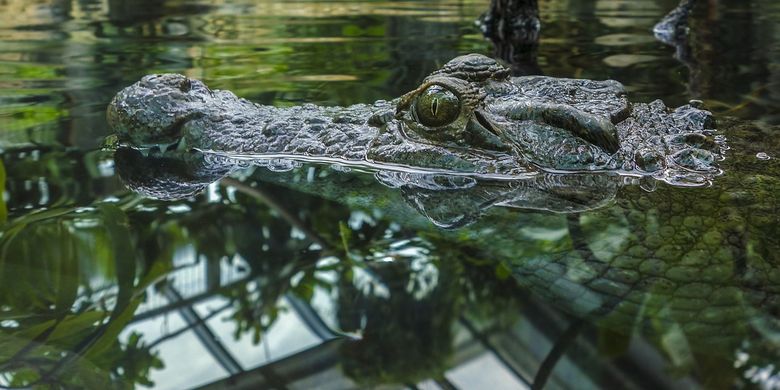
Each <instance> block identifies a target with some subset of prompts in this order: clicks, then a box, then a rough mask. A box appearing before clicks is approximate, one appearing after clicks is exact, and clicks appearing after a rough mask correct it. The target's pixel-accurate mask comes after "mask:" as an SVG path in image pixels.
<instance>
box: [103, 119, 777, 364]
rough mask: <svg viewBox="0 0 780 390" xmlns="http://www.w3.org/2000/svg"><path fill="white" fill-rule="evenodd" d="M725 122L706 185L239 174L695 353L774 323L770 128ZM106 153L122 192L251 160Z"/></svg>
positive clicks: (177, 191) (198, 180) (730, 347)
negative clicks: (417, 238)
mask: <svg viewBox="0 0 780 390" xmlns="http://www.w3.org/2000/svg"><path fill="white" fill-rule="evenodd" d="M720 123H721V125H722V127H723V131H724V132H725V133H726V134H727V135H728V136H729V137H731V138H730V141H729V143H730V144H731V145H733V149H732V152H731V155H730V156H729V158H728V159H726V160H724V161H723V162H722V163H723V164H724V165H725V166H724V171H725V172H724V174H723V176H721V177H720V178H719V179H718V180H717V181H716V182H715V183H714V184H713V185H712V186H708V187H703V188H680V187H678V186H675V185H670V184H667V183H664V182H657V186H655V187H653V186H642V185H633V184H637V183H634V182H633V181H640V182H641V181H642V180H643V179H642V178H633V177H624V176H620V175H612V174H610V173H609V172H568V173H565V172H564V173H546V174H540V175H536V176H533V177H524V178H519V179H515V180H500V179H493V178H472V177H464V176H462V175H447V174H441V173H415V172H398V171H393V170H377V171H374V172H373V175H371V176H370V179H369V180H365V179H364V178H363V176H360V175H357V176H356V175H355V174H354V173H351V172H342V170H338V169H328V168H327V167H326V168H321V169H319V168H316V173H313V172H314V171H311V169H315V167H314V166H310V167H304V168H303V169H293V170H291V171H287V172H274V171H271V170H268V169H261V168H257V169H255V171H254V173H253V174H252V176H250V177H249V179H247V180H253V181H256V182H257V183H258V185H261V186H262V185H263V184H262V183H273V184H277V185H282V186H287V187H290V188H293V189H295V190H296V191H302V192H305V193H310V194H314V195H316V196H320V197H324V198H327V199H331V200H334V201H337V202H342V203H346V204H348V205H349V206H350V208H351V209H356V210H366V211H367V215H374V214H375V213H373V212H371V210H375V209H380V210H381V212H380V213H379V215H384V216H385V218H389V219H391V220H393V221H397V222H398V223H401V224H402V225H404V226H406V227H408V228H411V229H414V230H416V231H417V232H418V234H420V235H421V236H423V237H428V238H430V237H435V239H436V240H438V241H436V242H434V244H433V245H456V246H458V247H459V248H461V250H462V252H463V253H467V254H468V256H472V257H474V258H477V259H491V261H495V262H498V263H502V264H505V265H506V267H508V268H509V269H510V270H511V273H512V274H513V275H514V276H515V278H516V280H517V281H518V283H519V284H520V285H522V286H524V287H526V288H528V289H529V290H530V291H531V292H532V293H534V294H535V295H537V296H541V297H544V299H545V301H546V302H549V303H551V304H553V305H555V306H557V307H559V308H560V309H562V310H564V311H566V312H569V313H570V314H572V315H575V316H580V317H585V318H594V317H596V318H599V319H600V321H603V323H604V324H606V325H607V326H609V327H610V328H613V329H616V330H618V331H620V332H628V333H630V332H632V331H635V330H637V329H639V330H642V324H643V323H644V322H643V321H642V319H643V318H645V319H647V318H650V319H653V320H657V321H654V322H652V323H653V324H654V326H661V327H662V328H663V329H662V330H663V331H672V330H673V331H674V332H678V333H679V334H682V335H684V337H685V338H687V340H688V342H689V343H691V346H690V347H691V348H692V349H693V350H694V351H699V352H701V351H710V350H713V349H716V350H718V351H717V352H718V353H719V355H721V356H726V355H728V354H730V353H733V352H734V350H735V349H734V348H737V345H738V344H739V343H740V342H741V340H743V339H742V338H743V337H748V336H746V335H750V334H752V335H753V336H751V337H756V336H755V335H756V334H757V333H760V332H765V331H767V329H775V330H774V331H777V330H779V329H778V326H779V325H780V323H778V321H780V319H779V318H778V315H779V314H780V287H778V286H780V285H778V283H780V257H779V256H780V242H778V240H777V234H776V233H777V231H778V228H780V202H778V196H777V193H778V191H779V190H780V166H778V161H777V160H776V159H773V158H770V159H765V157H764V154H762V153H761V151H762V150H765V149H764V148H766V147H767V145H775V146H776V142H775V141H774V139H772V138H771V137H769V135H771V134H772V133H773V132H776V131H777V129H776V128H770V129H765V128H762V127H761V126H760V125H759V124H756V123H752V122H744V121H739V120H736V119H731V118H722V120H721V121H720ZM734 149H736V151H734ZM770 149H772V150H776V148H771V147H770ZM757 156H759V157H757ZM115 161H116V169H117V173H118V174H119V175H120V177H121V178H122V179H123V180H124V181H125V182H126V183H127V184H128V186H129V187H130V188H131V189H133V190H134V191H137V192H140V193H142V194H144V195H147V196H152V197H156V198H163V199H180V198H183V197H188V196H192V195H193V194H194V193H196V192H198V191H201V190H203V188H205V186H206V185H208V184H209V183H211V182H213V181H216V180H219V179H220V178H222V177H224V176H225V175H227V174H229V173H230V172H232V171H234V170H235V169H237V168H242V167H243V168H245V167H247V165H248V164H247V162H246V161H245V160H233V159H231V158H229V157H225V156H222V155H219V154H211V153H202V152H194V153H193V152H188V151H175V150H172V151H167V152H165V153H163V154H155V153H152V154H149V153H143V152H142V151H140V150H137V149H134V148H127V147H122V148H119V149H117V151H116V156H115ZM266 163H267V161H266ZM257 164H259V165H262V164H263V163H262V161H258V162H257ZM244 176H245V177H246V175H244ZM651 183H652V182H651ZM441 228H445V229H443V230H442V229H441ZM486 235H487V236H489V237H490V240H485V237H486ZM434 253H435V252H434ZM464 256H466V255H464ZM670 329H671V330H670ZM724 348H725V349H724Z"/></svg>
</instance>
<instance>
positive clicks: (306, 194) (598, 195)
mask: <svg viewBox="0 0 780 390" xmlns="http://www.w3.org/2000/svg"><path fill="white" fill-rule="evenodd" d="M159 3H162V4H159ZM674 3H675V2H674V1H657V2H656V1H592V2H580V1H577V2H569V1H543V2H542V4H541V13H542V22H543V32H542V39H541V42H540V48H539V56H538V66H539V69H540V70H541V71H542V72H543V73H544V74H547V75H551V76H559V77H578V78H592V79H603V78H612V79H616V80H619V81H620V82H622V83H624V84H625V85H626V87H627V89H629V91H630V94H631V98H632V100H634V101H644V102H647V101H652V100H654V99H657V98H660V99H662V100H664V101H665V102H666V103H667V105H669V106H674V105H680V104H684V103H686V102H688V100H690V99H692V98H695V99H701V100H703V101H704V103H705V105H706V106H707V107H708V108H710V109H712V110H713V111H714V112H715V113H716V114H717V115H718V117H719V118H720V119H721V122H722V123H723V124H727V123H729V120H727V119H725V118H726V116H730V117H738V118H741V119H743V120H746V121H750V122H745V123H750V125H749V126H747V127H745V128H735V129H733V130H732V131H731V132H730V133H728V134H726V136H727V138H729V144H730V145H731V147H732V149H731V150H730V151H729V152H728V154H727V157H726V160H725V161H724V162H723V163H722V167H723V168H724V170H725V174H724V175H723V176H720V177H719V178H717V179H716V180H715V181H714V183H713V185H712V186H710V187H707V188H678V187H670V186H667V185H664V184H659V183H653V182H633V181H631V180H627V181H625V182H622V181H620V182H616V181H614V180H607V181H596V182H595V184H593V187H592V191H590V192H588V196H587V197H586V198H580V199H579V203H578V207H579V208H578V209H572V208H571V207H573V206H572V205H571V203H567V202H565V200H566V199H569V198H567V196H566V194H562V193H556V192H554V191H547V192H544V191H542V192H541V193H540V191H539V188H548V189H549V188H555V187H554V183H559V184H560V182H565V180H564V179H561V178H550V179H549V180H547V181H540V182H537V183H531V184H528V183H522V182H518V183H515V184H508V183H498V184H496V183H490V182H487V183H477V182H473V181H471V180H468V179H467V178H440V177H426V176H422V177H417V176H415V177H411V176H408V175H407V176H404V175H405V174H396V175H395V176H394V175H389V174H375V173H374V172H371V171H369V170H365V169H343V168H339V167H336V169H333V168H330V167H328V166H322V165H312V164H305V165H303V166H298V167H296V166H295V164H292V165H291V164H288V163H289V162H288V161H283V160H280V161H277V162H274V163H273V165H274V169H273V170H274V171H283V172H272V171H271V170H268V169H266V168H249V169H248V170H245V171H242V172H239V173H237V174H234V175H233V176H232V178H231V179H225V180H223V181H222V182H221V184H208V182H204V183H202V186H204V187H205V188H204V190H203V191H202V192H201V193H200V194H199V195H197V196H192V197H191V198H188V199H185V200H178V201H159V200H152V199H148V198H145V197H143V196H141V195H139V194H136V193H133V192H130V191H128V190H127V189H126V188H125V186H124V185H123V183H122V182H121V181H120V180H119V178H118V177H117V175H116V171H118V170H120V169H121V168H120V166H119V163H120V161H119V160H118V159H117V161H116V162H115V160H114V158H113V156H112V154H111V153H109V152H103V151H101V150H100V148H99V147H100V145H101V143H102V142H103V138H104V137H105V136H106V135H108V134H109V131H108V129H107V126H106V123H105V119H104V112H105V107H106V105H107V103H108V102H109V101H110V99H111V97H112V96H113V95H114V94H115V93H116V92H117V91H118V90H119V89H121V88H123V87H124V86H127V85H129V84H131V83H133V82H135V81H137V80H138V79H139V78H140V77H142V76H143V75H145V74H148V73H154V72H178V73H183V74H186V75H188V76H190V77H195V78H198V79H201V80H203V81H204V82H205V83H206V84H207V85H209V86H210V87H212V88H222V89H230V90H232V91H234V92H236V93H237V94H238V95H239V96H242V97H246V98H248V99H250V100H253V101H257V102H260V103H264V104H274V105H280V106H287V105H296V104H301V103H304V102H310V103H316V104H327V105H332V104H339V105H346V104H352V103H359V102H372V101H375V100H378V99H390V98H393V97H396V96H399V95H401V94H403V93H405V92H407V91H409V90H411V89H413V88H415V87H416V86H417V84H418V83H419V82H420V80H421V79H422V78H423V77H425V76H426V75H427V74H428V73H430V72H431V71H432V70H434V69H436V68H437V67H438V66H440V65H441V64H443V63H445V62H446V61H448V60H449V59H451V58H453V57H455V56H456V55H459V54H463V53H468V52H477V53H484V54H489V53H490V52H491V50H492V47H491V44H490V43H489V42H487V41H485V40H483V39H482V37H481V36H480V34H479V33H478V30H477V29H476V27H475V26H474V24H473V21H474V20H475V19H476V18H477V16H478V15H479V14H480V13H482V12H483V11H484V10H485V9H486V8H487V1H457V2H456V1H429V2H424V1H421V2H417V1H409V2H382V1H365V2H344V1H332V2H313V1H300V2H270V1H261V2H249V1H234V2H224V1H215V2H211V3H206V2H195V1H192V2H187V1H164V2H152V1H133V2H130V1H121V0H116V1H114V0H111V1H107V2H99V1H65V0H60V1H54V0H52V1H21V0H6V1H3V2H0V149H1V150H2V165H0V168H2V169H1V170H0V173H2V174H0V181H1V182H3V185H4V188H5V192H4V195H3V202H2V203H0V221H2V223H3V224H2V228H1V233H0V234H1V236H0V279H1V280H2V282H1V283H0V385H2V386H4V387H26V386H31V385H32V386H36V385H40V386H50V387H67V388H71V387H72V388H79V387H84V388H105V387H108V386H110V385H111V386H115V387H122V386H126V387H132V386H150V385H152V384H153V386H154V387H156V388H186V387H197V386H206V385H211V386H213V387H222V386H229V385H231V384H233V385H235V384H242V385H244V386H247V387H252V388H263V387H267V388H271V387H275V388H284V387H287V388H314V387H319V388H333V389H342V388H365V387H373V386H387V387H390V388H395V387H399V388H404V387H405V388H415V387H416V388H426V389H427V388H432V389H435V388H452V387H455V388H488V387H489V386H492V387H493V388H522V387H523V386H527V385H528V384H530V383H532V382H533V381H534V380H535V378H536V380H537V381H539V380H541V378H543V377H547V378H548V379H547V385H548V387H549V388H567V387H568V388H571V387H576V388H598V387H605V388H666V387H677V388H695V387H705V388H732V387H764V388H777V387H778V386H780V384H779V383H780V375H778V373H777V370H778V361H780V330H779V329H778V318H777V314H778V312H780V311H778V308H779V307H780V302H778V300H779V298H778V297H779V296H780V290H778V283H780V268H778V267H779V266H778V264H780V261H779V260H780V259H778V257H777V256H778V253H780V251H778V245H780V243H779V242H778V239H777V237H778V234H777V233H778V226H779V222H780V221H779V220H778V215H779V214H778V196H777V194H778V189H780V184H778V183H780V174H778V172H780V167H778V165H777V164H778V154H780V151H779V150H780V149H778V147H777V143H776V142H774V141H773V140H774V139H775V138H776V137H777V135H778V134H777V130H776V129H777V128H776V127H772V126H773V125H776V124H778V123H779V122H780V117H778V115H777V113H778V112H779V111H778V105H779V103H780V76H779V75H780V68H779V67H778V64H780V43H778V38H780V31H778V29H777V25H778V21H780V7H779V6H778V4H777V2H775V1H772V0H755V1H736V0H734V1H720V2H710V6H711V8H710V9H708V10H704V9H702V10H700V11H698V13H697V14H695V17H694V20H693V21H692V26H694V30H693V33H692V34H693V35H692V37H693V39H692V51H691V53H689V54H690V55H688V56H684V55H683V56H680V55H678V58H679V59H678V58H675V57H674V56H675V49H674V48H672V47H669V46H666V45H664V44H662V43H660V42H657V41H656V40H654V39H653V37H652V34H651V32H650V29H651V28H652V26H653V24H654V23H655V22H656V21H658V20H659V19H660V18H661V17H662V16H663V15H664V13H665V12H666V11H668V10H669V9H671V8H673V6H674V5H675V4H674ZM681 60H684V61H681ZM131 161H135V160H131ZM155 167H156V166H151V167H149V169H148V171H155V169H158V168H155ZM288 168H292V169H291V170H289V171H288ZM155 172H156V171H155ZM383 175H384V176H383ZM556 180H557V181H556ZM399 183H401V184H399ZM410 183H411V184H410ZM564 184H565V183H564ZM580 184H582V183H580ZM540 186H541V187H540ZM544 186H547V187H544ZM390 187H394V188H390ZM567 207H568V208H567ZM544 210H554V211H558V213H551V212H549V211H544ZM563 211H569V212H570V213H561V212H563ZM574 211H576V212H574ZM462 225H465V226H462ZM440 226H446V227H450V228H451V229H442V228H440ZM456 226H461V227H459V228H456Z"/></svg>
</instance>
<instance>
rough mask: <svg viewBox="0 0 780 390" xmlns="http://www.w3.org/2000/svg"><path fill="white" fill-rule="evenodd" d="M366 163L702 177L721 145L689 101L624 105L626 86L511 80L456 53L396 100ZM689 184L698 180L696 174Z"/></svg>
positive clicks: (495, 67)
mask: <svg viewBox="0 0 780 390" xmlns="http://www.w3.org/2000/svg"><path fill="white" fill-rule="evenodd" d="M373 122H374V123H379V124H381V131H380V134H379V135H378V136H377V138H376V139H375V140H374V142H373V145H372V148H371V150H370V151H369V157H370V158H371V159H373V160H376V161H385V162H394V163H403V164H406V165H413V166H414V165H416V163H418V162H419V161H423V162H425V163H426V164H428V165H439V166H441V167H442V168H444V167H449V168H452V167H453V166H454V167H456V169H459V170H464V171H487V172H489V173H508V172H509V173H512V172H514V173H522V172H524V171H529V170H531V171H532V170H547V171H550V170H552V171H558V170H565V171H571V170H578V171H579V170H587V171H603V170H614V171H623V172H626V173H631V174H636V175H643V176H644V175H652V176H656V177H658V178H662V179H663V178H668V177H679V176H680V175H684V176H688V177H689V178H690V176H700V178H699V179H706V177H707V176H711V175H712V174H714V173H716V172H717V171H718V170H717V166H716V162H717V161H718V159H719V158H720V156H721V154H722V150H723V148H724V145H723V144H722V141H721V140H719V139H717V138H716V137H715V136H714V129H713V128H714V121H713V119H712V115H711V114H710V113H709V112H708V111H705V110H701V109H699V108H698V107H696V103H693V104H692V105H686V106H682V107H680V108H678V109H676V110H671V109H668V108H667V107H666V106H664V105H663V103H662V102H660V101H655V102H652V103H650V104H641V103H639V104H631V103H630V102H629V101H628V100H627V97H626V91H625V89H624V88H623V86H622V85H621V84H620V83H618V82H616V81H613V80H606V81H593V80H579V79H561V78H552V77H542V76H531V77H510V76H509V70H508V69H507V68H505V67H504V66H502V65H501V64H499V63H498V62H496V61H495V60H493V59H490V58H488V57H485V56H482V55H478V54H470V55H465V56H461V57H457V58H455V59H453V60H451V61H450V62H449V63H447V64H446V65H445V66H444V67H442V68H441V69H440V70H438V71H436V72H434V73H432V74H431V75H430V76H428V77H427V78H426V79H425V80H424V81H423V82H422V84H421V85H420V86H419V87H418V88H416V89H415V90H413V91H411V92H409V93H407V94H406V95H404V96H402V97H401V98H400V99H398V100H397V105H396V107H395V112H394V113H393V115H390V114H389V113H381V114H379V116H377V117H375V118H373ZM693 180H695V178H693Z"/></svg>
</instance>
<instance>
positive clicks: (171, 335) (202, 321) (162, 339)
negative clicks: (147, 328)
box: [147, 302, 233, 351]
mask: <svg viewBox="0 0 780 390" xmlns="http://www.w3.org/2000/svg"><path fill="white" fill-rule="evenodd" d="M231 306H233V302H228V303H227V304H225V305H224V306H222V307H220V308H217V309H216V310H214V311H213V312H211V313H209V314H208V315H206V316H205V317H201V318H200V319H199V320H198V321H196V322H193V323H191V324H187V325H185V326H184V327H182V328H181V329H179V330H177V331H175V332H173V333H168V334H167V335H165V336H162V337H160V338H159V339H157V340H154V342H152V343H151V344H149V345H148V346H147V348H149V350H150V351H151V350H152V348H154V347H156V346H158V345H160V344H162V343H164V342H165V341H166V340H170V339H172V338H176V337H178V336H180V335H181V334H183V333H184V332H187V331H188V330H190V329H192V328H193V327H195V326H198V325H202V324H205V323H206V321H208V320H210V319H212V318H214V317H216V316H217V314H219V313H221V312H223V311H224V310H225V309H227V308H229V307H231Z"/></svg>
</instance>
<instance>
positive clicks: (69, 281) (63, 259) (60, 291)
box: [49, 223, 79, 318]
mask: <svg viewBox="0 0 780 390" xmlns="http://www.w3.org/2000/svg"><path fill="white" fill-rule="evenodd" d="M57 231H58V233H59V237H58V239H59V240H58V241H59V248H58V249H59V258H58V259H49V261H54V260H58V263H59V272H57V286H56V289H55V290H54V291H55V294H56V301H55V306H54V309H55V310H56V312H57V317H58V318H62V317H64V316H65V315H66V314H67V313H69V312H70V309H71V307H72V306H73V303H74V302H75V301H76V297H77V296H78V289H79V262H78V257H77V256H76V250H75V246H76V245H75V243H74V240H73V239H74V237H73V235H72V234H71V232H69V231H68V228H67V226H63V224H62V223H58V224H57Z"/></svg>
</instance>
